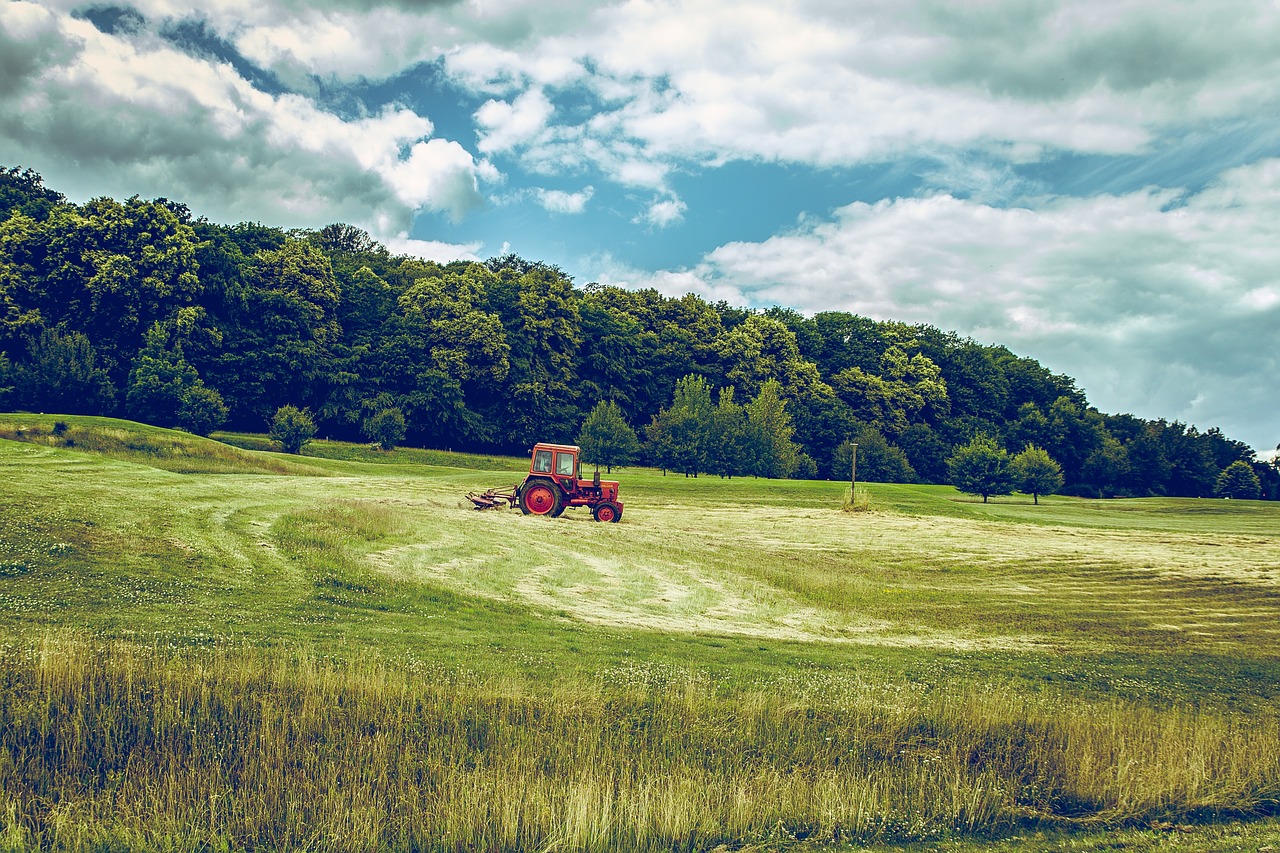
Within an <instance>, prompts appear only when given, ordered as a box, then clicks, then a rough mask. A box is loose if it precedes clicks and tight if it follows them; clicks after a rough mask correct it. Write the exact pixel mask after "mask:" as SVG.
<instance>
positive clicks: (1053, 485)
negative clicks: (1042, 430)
mask: <svg viewBox="0 0 1280 853" xmlns="http://www.w3.org/2000/svg"><path fill="white" fill-rule="evenodd" d="M1010 464H1011V465H1012V466H1013V479H1014V484H1015V485H1016V486H1017V487H1018V488H1019V489H1020V490H1021V491H1023V492H1025V493H1026V494H1028V495H1031V497H1032V499H1033V500H1034V501H1035V503H1037V504H1038V503H1040V496H1041V495H1051V494H1053V493H1054V492H1056V491H1058V489H1061V488H1062V466H1061V465H1059V464H1058V463H1057V462H1054V461H1053V457H1052V456H1050V455H1049V454H1048V452H1047V451H1046V450H1045V449H1044V448H1043V447H1036V446H1035V445H1034V444H1028V445H1027V446H1026V447H1025V448H1024V449H1023V451H1022V452H1021V453H1019V454H1018V455H1017V456H1015V457H1013V459H1012V460H1011V463H1010ZM1255 497H1256V496H1255Z"/></svg>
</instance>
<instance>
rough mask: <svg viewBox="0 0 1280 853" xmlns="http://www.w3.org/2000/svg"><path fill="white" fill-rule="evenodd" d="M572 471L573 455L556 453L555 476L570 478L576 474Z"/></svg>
mask: <svg viewBox="0 0 1280 853" xmlns="http://www.w3.org/2000/svg"><path fill="white" fill-rule="evenodd" d="M576 473H577V472H575V471H574V470H573V454H572V453H557V454H556V476H558V477H572V476H574V475H575V474H576Z"/></svg>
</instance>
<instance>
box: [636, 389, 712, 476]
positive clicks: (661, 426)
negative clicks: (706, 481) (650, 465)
mask: <svg viewBox="0 0 1280 853" xmlns="http://www.w3.org/2000/svg"><path fill="white" fill-rule="evenodd" d="M712 411H713V407H712V405H711V390H710V388H709V387H708V386H707V380H705V379H703V378H702V377H701V376H698V375H697V374H694V373H690V374H689V375H688V376H685V377H684V378H683V379H681V380H680V381H679V382H677V383H676V389H675V394H674V396H673V399H672V402H671V407H670V408H668V409H662V410H661V411H659V412H658V414H657V415H655V416H654V418H653V421H652V422H650V424H649V426H648V427H646V428H645V432H646V434H647V436H648V438H649V448H650V453H651V454H652V455H653V457H654V461H655V462H657V464H658V465H660V466H661V467H662V468H664V469H668V468H669V469H671V470H673V471H680V472H682V473H683V474H684V475H685V476H686V477H688V476H691V475H692V476H694V477H696V476H698V474H699V473H701V472H703V471H706V470H708V467H707V459H708V451H709V449H710V447H711V444H712V431H711V430H712Z"/></svg>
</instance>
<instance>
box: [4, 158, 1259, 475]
mask: <svg viewBox="0 0 1280 853" xmlns="http://www.w3.org/2000/svg"><path fill="white" fill-rule="evenodd" d="M689 377H694V380H696V382H698V383H700V385H699V387H698V388H697V389H693V388H686V389H684V390H681V389H680V388H678V383H681V382H686V383H687V382H690V381H694V380H690V379H689ZM197 389H208V391H198V390H197ZM694 390H696V392H697V393H696V395H695V396H696V400H695V399H693V398H692V397H688V393H687V392H692V391H694ZM209 392H216V393H217V395H218V396H217V397H216V398H214V397H212V395H211V394H210V393H209ZM704 392H705V393H704ZM681 395H685V396H684V397H682V396H681ZM686 398H687V399H686ZM605 401H611V402H613V403H615V404H616V406H617V408H618V411H619V413H620V414H621V416H622V419H623V421H624V423H625V424H626V425H628V427H629V428H632V429H636V430H641V429H642V430H643V432H644V433H645V434H646V437H647V438H648V439H649V440H648V443H647V446H646V447H645V448H644V449H643V454H642V456H641V459H642V460H643V461H648V462H652V463H654V464H657V465H660V466H663V467H666V468H668V469H670V470H673V471H680V472H685V473H689V474H698V473H704V472H707V473H715V474H719V475H722V476H733V475H743V474H755V475H758V476H767V477H786V476H792V477H831V478H834V479H841V480H843V479H846V478H847V476H848V473H849V472H848V457H849V447H848V444H849V443H851V442H858V443H859V445H860V452H862V453H863V454H865V455H866V459H867V464H868V465H873V463H875V465H879V467H869V468H868V469H867V478H868V479H870V478H872V472H875V474H874V476H875V477H879V478H883V479H887V480H910V479H916V480H919V481H921V482H929V483H940V482H946V481H947V479H948V477H949V474H948V471H947V466H946V460H947V459H948V458H950V457H951V455H952V454H953V453H954V451H955V450H956V448H958V447H962V446H964V445H965V444H967V443H968V442H969V441H970V440H971V439H972V438H973V437H974V436H976V435H979V434H985V435H990V436H993V437H995V439H996V440H997V442H998V443H999V444H1000V445H1001V446H1002V447H1003V448H1004V449H1006V450H1007V451H1009V452H1012V453H1016V452H1019V451H1020V450H1021V449H1022V448H1024V447H1025V446H1026V445H1027V444H1034V445H1036V446H1037V447H1041V448H1044V449H1045V450H1046V452H1047V453H1048V454H1049V455H1050V457H1051V458H1052V460H1053V461H1054V462H1056V463H1057V464H1058V465H1059V466H1060V467H1061V470H1062V475H1063V485H1062V491H1063V492H1065V493H1068V494H1075V495H1088V496H1117V495H1135V496H1145V495H1169V496H1205V497H1207V496H1210V495H1213V494H1214V493H1215V489H1216V487H1217V485H1218V479H1219V476H1220V474H1221V473H1222V472H1223V471H1224V470H1225V469H1227V468H1228V467H1229V466H1230V465H1231V464H1232V463H1234V462H1237V461H1241V462H1244V463H1245V464H1246V465H1248V466H1249V467H1250V469H1251V470H1252V471H1253V473H1254V474H1255V476H1257V477H1258V478H1259V493H1260V495H1261V496H1262V497H1266V498H1272V499H1274V498H1276V497H1277V494H1278V492H1280V474H1278V473H1277V471H1276V470H1275V469H1274V468H1273V467H1271V466H1266V465H1263V464H1261V463H1257V462H1254V461H1253V454H1252V451H1251V449H1250V448H1248V447H1247V446H1246V445H1244V444H1243V443H1241V442H1239V441H1235V440H1233V439H1230V438H1228V437H1226V436H1224V435H1222V434H1221V433H1220V432H1219V431H1218V430H1216V429H1209V430H1206V431H1200V430H1198V429H1197V428H1196V427H1194V426H1189V425H1187V424H1183V423H1179V422H1176V421H1175V422H1168V421H1165V420H1155V421H1149V420H1144V419H1140V418H1137V417H1134V416H1132V415H1125V414H1121V415H1105V414H1103V413H1101V412H1099V411H1097V410H1096V409H1094V408H1092V407H1090V406H1089V404H1088V401H1087V399H1086V397H1085V395H1084V393H1083V392H1082V391H1081V390H1080V389H1079V388H1077V387H1076V384H1075V382H1074V380H1072V379H1071V378H1070V377H1067V376H1062V375H1059V374H1054V373H1052V372H1051V371H1049V370H1047V369H1046V368H1045V367H1043V366H1042V365H1041V364H1039V363H1038V362H1036V361H1035V360H1033V359H1029V358H1023V357H1019V356H1017V355H1015V354H1014V353H1012V352H1010V351H1009V350H1007V349H1006V348H1004V347H1001V346H988V345H983V344H979V343H977V342H974V341H972V340H969V339H966V338H962V337H960V336H958V335H956V334H955V333H952V332H944V331H941V330H939V329H937V328H935V327H933V326H928V325H917V326H911V325H906V324H902V323H897V322H888V321H886V322H877V321H874V320H871V319H868V318H865V317H859V316H856V315H853V314H849V313H845V312H838V311H830V312H822V313H819V314H816V315H815V316H813V317H804V316H802V315H800V314H798V313H796V312H795V311H792V310H789V309H786V308H776V307H775V308H771V309H769V310H766V311H763V312H755V311H748V310H744V309H741V308H736V307H732V306H730V305H728V304H726V303H723V302H720V303H714V304H712V303H708V302H707V301H705V300H703V299H701V298H699V297H697V296H694V295H691V294H690V295H686V296H682V297H678V298H672V297H666V296H663V295H661V294H659V293H658V292H657V291H655V290H650V289H646V290H637V291H628V290H623V289H620V288H615V287H605V286H600V285H596V284H588V285H587V286H585V287H583V288H579V287H576V286H575V285H574V283H573V282H572V281H571V279H570V278H569V277H568V276H567V275H565V274H564V273H563V272H562V271H561V270H559V269H558V268H556V267H554V266H550V265H547V264H543V263H538V262H531V261H527V260H524V259H522V258H519V257H516V256H514V255H507V256H504V257H498V258H492V259H490V260H488V261H487V262H485V263H483V264H480V263H468V262H454V263H450V264H445V265H442V264H438V263H432V262H426V261H422V260H420V259H417V258H413V257H407V256H400V255H394V254H392V253H391V252H389V251H388V250H387V249H386V248H385V247H383V246H381V245H379V244H378V243H377V242H376V241H374V240H372V239H371V238H370V237H369V235H368V234H366V233H364V232H363V231H360V230H359V229H357V228H353V227H351V226H349V225H343V224H341V223H338V224H334V225H331V226H328V227H326V228H323V229H321V230H319V231H283V230H280V229H277V228H269V227H265V226H262V225H258V224H254V223H240V224H238V225H230V226H228V225H221V224H217V223H213V222H209V221H208V220H206V219H193V218H192V216H191V213H190V211H189V210H188V209H187V208H186V207H185V206H184V205H182V204H178V203H174V202H171V201H168V200H166V199H158V200H155V201H143V200H140V199H138V198H136V197H135V198H131V199H128V200H127V201H125V202H123V203H121V202H116V201H114V200H112V199H109V198H99V199H93V200H91V201H89V202H87V203H86V204H84V205H76V204H71V203H68V202H67V201H66V200H65V199H64V198H63V197H62V196H61V195H60V194H58V193H57V192H54V191H52V190H50V189H48V188H46V187H45V186H44V185H43V182H42V180H41V179H40V176H39V175H36V174H35V173H33V172H31V171H29V170H25V171H24V170H20V169H17V168H11V169H7V170H0V404H3V405H5V406H8V407H16V408H19V409H27V410H32V411H58V412H69V413H86V414H103V415H116V414H129V415H130V416H133V417H137V418H141V419H144V420H146V421H148V422H151V423H155V424H160V425H174V424H177V425H181V426H184V427H186V428H188V429H192V430H194V431H206V432H207V431H208V430H209V429H211V428H214V427H215V426H216V425H217V424H219V423H221V422H222V421H223V419H225V423H226V424H227V426H229V427H230V428H232V429H236V430H247V431H262V430H264V429H267V428H268V426H269V424H270V421H271V418H272V417H273V413H274V412H275V411H276V410H277V409H279V408H280V407H281V406H284V405H291V406H294V407H297V408H299V409H303V408H305V409H307V410H309V411H310V412H312V413H313V414H314V419H315V424H316V428H317V430H318V431H319V434H321V435H325V436H330V437H334V438H340V439H358V438H359V437H360V436H361V434H362V432H363V430H364V427H365V425H366V424H367V423H369V419H370V418H371V417H375V416H377V415H378V413H379V412H382V411H387V410H391V409H398V410H399V411H400V412H401V414H402V415H403V417H404V420H405V434H404V436H403V437H402V439H401V438H398V439H396V441H397V442H398V441H400V440H404V441H406V442H407V443H409V444H415V445H420V446H424V447H432V448H441V449H445V448H447V449H454V450H459V449H461V450H474V451H485V452H513V453H522V452H523V451H524V450H525V449H527V448H528V447H529V446H530V445H531V444H532V443H533V442H536V441H559V442H569V441H572V440H574V438H575V437H576V436H578V435H579V434H580V431H581V430H582V428H583V425H584V423H585V421H586V419H587V416H588V414H589V413H590V412H592V410H593V409H595V408H596V407H597V406H598V405H599V404H600V403H602V402H605ZM223 406H225V409H226V412H225V415H223V414H222V413H221V407H223ZM211 424H212V425H213V426H211ZM842 448H843V449H842ZM881 463H883V464H881ZM606 464H608V463H606Z"/></svg>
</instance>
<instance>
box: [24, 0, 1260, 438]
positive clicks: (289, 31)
mask: <svg viewBox="0 0 1280 853" xmlns="http://www.w3.org/2000/svg"><path fill="white" fill-rule="evenodd" d="M1277 79H1280V4H1278V3H1277V2H1275V0H1214V2H1206V1H1205V0H1194V2H1193V1H1192V0H1187V2H1168V0H1162V1H1161V2H1154V0H1120V1H1119V2H1117V0H1107V2H1102V0H1078V2H1072V3H1067V2H1064V0H984V1H983V2H976V3H970V4H947V3H940V2H936V1H935V0H898V2H892V3H890V2H887V0H852V2H844V1H843V0H842V2H834V0H804V2H801V1H800V0H795V2H781V3H779V2H770V3H761V2H733V3H729V2H724V0H664V1H663V2H656V0H627V2H585V0H566V2H559V3H543V4H538V5H537V6H536V7H535V6H533V5H531V4H525V3H520V2H515V0H491V2H481V0H435V1H434V2H433V0H361V2H358V3H354V4H352V3H337V2H333V0H322V1H321V2H308V3H302V2H298V0H260V2H255V3H247V2H243V0H230V2H215V3H213V4H212V6H210V7H209V8H207V9H205V10H203V11H201V12H199V13H193V12H191V11H190V9H188V8H186V7H183V6H179V5H178V4H174V3H172V2H170V0H138V2H134V3H130V4H102V3H96V4H84V3H76V2H64V1H63V0H48V2H40V3H32V2H26V0H6V2H5V3H4V4H3V5H0V165H4V166H14V165H18V166H23V167H30V168H33V169H35V170H36V171H38V172H40V173H41V174H42V175H43V176H44V178H45V181H46V184H47V185H48V186H50V187H51V188H53V189H56V190H58V191H60V192H63V193H65V194H67V195H68V197H70V198H71V199H72V200H75V201H84V200H87V199H88V198H91V197H94V196H102V195H110V196H115V197H118V198H124V197H128V196H131V195H134V194H138V195H142V196H144V197H157V196H166V197H169V198H174V199H177V200H179V201H182V202H184V203H186V204H188V205H189V206H190V207H191V208H192V210H193V211H194V212H195V213H197V214H198V215H204V216H208V217H209V218H210V219H212V220H215V221H220V222H228V223H234V222H240V221H257V222H263V223H265V224H269V225H278V226H282V227H317V228H318V227H321V226H323V225H326V224H329V223H332V222H339V221H340V222H348V223H351V224H353V225H357V226H359V227H361V228H364V229H366V230H368V231H369V232H370V233H371V234H372V235H374V236H375V237H376V238H378V239H379V240H381V241H382V242H383V243H385V244H386V245H387V246H388V247H389V248H390V249H392V250H393V251H396V252H401V253H406V254H416V255H421V256H423V257H428V258H433V259H438V260H449V259H454V258H483V257H489V256H493V255H497V254H501V253H503V252H505V251H514V252H517V253H519V254H521V255H523V256H525V257H527V258H530V259H533V260H542V261H547V262H550V263H554V264H557V265H559V266H560V267H562V268H563V269H564V270H565V271H566V272H568V273H570V274H571V275H572V276H573V277H574V278H575V279H576V280H577V281H578V283H579V284H585V283H587V282H590V281H599V282H602V283H609V284H617V285H621V286H628V287H638V286H652V287H656V288H658V289H659V290H661V291H663V292H664V293H667V294H671V295H679V294H683V293H686V292H693V293H697V294H699V295H701V296H703V297H706V298H707V299H710V300H713V301H714V300H719V299H725V300H727V301H728V302H729V303H731V304H734V305H741V306H745V307H756V308H763V307H768V306H770V305H775V304H776V305H782V306H786V307H790V308H794V309H796V310H799V311H802V312H804V313H810V314H811V313H813V312H817V311H823V310H844V311H852V312H856V313H859V314H863V315H865V316H869V317H872V318H875V319H879V320H900V321H904V322H909V323H928V324H931V325H934V326H937V327H939V328H942V329H945V330H954V331H956V332H958V333H960V334H962V335H965V336H969V337H972V338H974V339H975V340H977V341H979V342H981V343H996V344H1003V345H1005V346H1007V347H1009V348H1010V349H1012V350H1013V351H1015V352H1017V353H1018V354H1019V355H1024V356H1029V357H1032V358H1036V359H1038V360H1039V361H1040V362H1041V363H1042V364H1044V365H1045V366H1046V367H1048V368H1049V369H1051V370H1053V371H1054V372H1059V373H1065V374H1068V375H1070V376H1072V377H1073V378H1075V379H1076V380H1077V382H1078V384H1079V385H1080V387H1081V388H1082V389H1083V390H1084V391H1085V392H1086V394H1087V396H1088V397H1089V400H1090V402H1091V403H1092V404H1093V405H1095V406H1097V407H1098V408H1099V409H1101V410H1103V411H1106V412H1112V413H1120V412H1129V413H1132V414H1135V415H1138V416H1141V417H1146V418H1153V419H1154V418H1165V419H1168V420H1181V421H1184V422H1187V423H1193V424H1196V425H1198V426H1199V427H1201V428H1202V429H1205V428H1209V427H1219V428H1221V429H1222V430H1223V432H1225V433H1226V434H1227V435H1228V436H1230V437H1232V438H1236V439H1239V440H1241V441H1244V442H1246V443H1248V444H1250V445H1251V446H1253V447H1254V448H1255V449H1256V450H1259V451H1263V452H1265V451H1268V450H1270V449H1271V448H1274V447H1275V446H1276V443H1277V442H1278V441H1280V423H1278V422H1277V420H1278V419H1277V417H1276V412H1277V410H1278V407H1277V405H1276V403H1275V400H1276V394H1277V389H1276V386H1277V377H1278V376H1280V370H1278V368H1280V346H1278V344H1280V335H1278V334H1277V328H1278V327H1280V322H1278V321H1280V272H1277V271H1278V270H1280V239H1278V238H1280V90H1277V87H1276V86H1275V85H1274V81H1275V80H1277Z"/></svg>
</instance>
